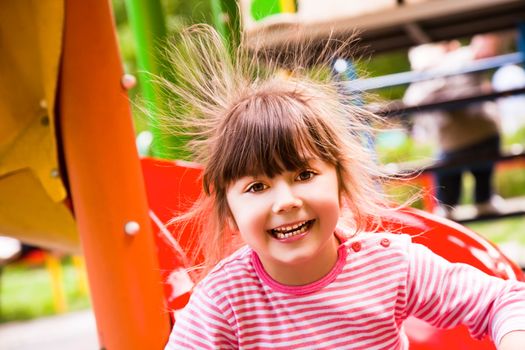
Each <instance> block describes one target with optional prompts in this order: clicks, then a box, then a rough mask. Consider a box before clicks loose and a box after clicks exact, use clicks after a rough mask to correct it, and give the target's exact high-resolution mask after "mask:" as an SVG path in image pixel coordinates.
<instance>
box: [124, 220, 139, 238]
mask: <svg viewBox="0 0 525 350" xmlns="http://www.w3.org/2000/svg"><path fill="white" fill-rule="evenodd" d="M139 230H140V225H139V223H138V222H136V221H128V222H126V224H125V225H124V232H125V233H126V234H127V235H129V236H134V235H136V234H137V233H138V232H139Z"/></svg>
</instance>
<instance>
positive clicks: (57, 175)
mask: <svg viewBox="0 0 525 350" xmlns="http://www.w3.org/2000/svg"><path fill="white" fill-rule="evenodd" d="M59 176H60V172H59V171H58V169H52V170H51V177H59Z"/></svg>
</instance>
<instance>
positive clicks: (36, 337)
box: [0, 310, 99, 350]
mask: <svg viewBox="0 0 525 350" xmlns="http://www.w3.org/2000/svg"><path fill="white" fill-rule="evenodd" d="M0 349H2V350H30V349H31V350H33V349H39V350H72V349H75V350H98V349H99V345H98V339H97V329H96V324H95V317H94V315H93V312H92V311H91V310H85V311H77V312H71V313H67V314H63V315H59V316H52V317H44V318H39V319H36V320H31V321H25V322H10V323H5V324H0Z"/></svg>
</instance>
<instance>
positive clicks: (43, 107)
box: [38, 99, 47, 109]
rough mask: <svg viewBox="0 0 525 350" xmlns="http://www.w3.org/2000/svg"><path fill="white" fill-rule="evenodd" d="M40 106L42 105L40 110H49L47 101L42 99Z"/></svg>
mask: <svg viewBox="0 0 525 350" xmlns="http://www.w3.org/2000/svg"><path fill="white" fill-rule="evenodd" d="M38 104H39V105H40V108H42V109H47V101H46V100H45V99H41V100H40V102H39V103H38Z"/></svg>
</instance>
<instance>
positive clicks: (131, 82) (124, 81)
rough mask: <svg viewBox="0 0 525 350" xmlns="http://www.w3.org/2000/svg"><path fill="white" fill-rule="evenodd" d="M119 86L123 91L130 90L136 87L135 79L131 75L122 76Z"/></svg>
mask: <svg viewBox="0 0 525 350" xmlns="http://www.w3.org/2000/svg"><path fill="white" fill-rule="evenodd" d="M120 85H121V86H122V87H123V88H124V89H125V90H131V89H133V88H134V87H135V85H137V78H135V76H134V75H132V74H124V75H123V76H122V78H121V79H120Z"/></svg>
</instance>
